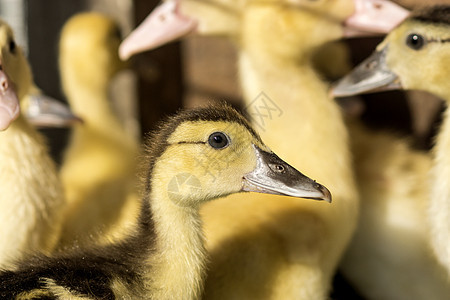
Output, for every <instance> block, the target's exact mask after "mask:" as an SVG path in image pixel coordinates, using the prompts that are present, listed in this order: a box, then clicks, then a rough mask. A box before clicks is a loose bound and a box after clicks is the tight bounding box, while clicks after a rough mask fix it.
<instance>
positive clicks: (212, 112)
mask: <svg viewBox="0 0 450 300" xmlns="http://www.w3.org/2000/svg"><path fill="white" fill-rule="evenodd" d="M195 121H212V122H214V121H217V122H218V121H226V122H234V123H238V124H240V125H242V126H244V127H245V128H246V129H247V130H248V131H249V132H250V133H251V134H252V135H253V137H254V138H255V139H257V140H258V141H260V142H261V143H262V140H261V138H260V136H259V135H258V133H257V132H256V131H255V130H254V129H253V128H252V127H251V125H250V123H249V122H248V121H247V120H246V119H245V118H244V117H243V116H242V114H240V113H239V112H237V111H236V110H235V109H234V108H233V107H231V105H229V104H227V103H225V102H222V103H220V104H215V105H210V106H207V107H199V108H194V109H187V110H181V111H179V112H178V113H177V114H176V115H174V116H172V117H169V118H168V119H166V120H165V121H163V122H161V124H162V125H160V127H159V130H157V131H156V133H155V134H153V135H149V136H148V137H147V139H146V150H147V155H148V160H149V161H148V164H147V167H148V169H147V170H146V174H147V177H146V180H147V182H146V183H145V184H146V193H147V195H148V194H149V192H150V186H149V182H148V178H150V177H149V176H150V175H151V173H152V171H153V167H154V164H155V161H156V159H157V158H158V157H160V156H161V155H162V153H163V152H164V151H165V149H166V148H167V146H168V143H167V139H168V138H169V137H170V135H171V134H172V133H173V132H174V131H175V130H176V128H177V127H178V126H180V124H182V123H184V122H195Z"/></svg>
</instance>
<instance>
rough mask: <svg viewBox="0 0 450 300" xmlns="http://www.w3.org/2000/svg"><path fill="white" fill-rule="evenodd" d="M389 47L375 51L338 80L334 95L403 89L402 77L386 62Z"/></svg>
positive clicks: (332, 91) (333, 90)
mask: <svg viewBox="0 0 450 300" xmlns="http://www.w3.org/2000/svg"><path fill="white" fill-rule="evenodd" d="M387 51H388V47H387V46H386V47H384V48H383V50H381V51H377V52H375V53H373V54H372V55H371V56H370V57H368V58H367V59H366V60H364V61H363V62H362V63H361V64H359V65H358V66H356V67H355V68H354V69H353V71H352V72H351V73H350V74H348V75H346V76H345V77H344V78H342V79H341V80H339V81H338V82H336V83H335V84H334V85H333V87H332V89H331V94H332V95H333V97H346V96H353V95H358V94H363V93H371V92H378V91H387V90H395V89H401V88H402V85H401V83H400V79H399V78H398V76H397V75H396V74H394V73H393V72H392V71H391V70H390V69H389V67H388V66H387V64H386V53H387Z"/></svg>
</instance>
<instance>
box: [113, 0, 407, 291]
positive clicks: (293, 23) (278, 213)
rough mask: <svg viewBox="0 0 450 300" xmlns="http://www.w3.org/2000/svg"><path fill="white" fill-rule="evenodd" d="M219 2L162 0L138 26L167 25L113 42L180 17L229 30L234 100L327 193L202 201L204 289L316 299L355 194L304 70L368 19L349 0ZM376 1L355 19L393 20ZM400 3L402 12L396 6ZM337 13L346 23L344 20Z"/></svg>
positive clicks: (350, 226) (347, 160)
mask: <svg viewBox="0 0 450 300" xmlns="http://www.w3.org/2000/svg"><path fill="white" fill-rule="evenodd" d="M229 2H230V1H220V2H217V1H208V2H205V1H195V0H192V1H184V0H182V1H180V2H168V4H167V5H165V6H162V7H160V8H158V10H155V14H154V15H153V17H154V18H153V19H152V18H151V17H148V18H149V19H148V21H149V22H150V23H143V25H142V26H144V27H145V26H147V24H150V25H151V24H152V23H151V22H154V23H153V24H154V25H155V24H156V25H158V24H160V23H164V21H165V20H167V21H166V23H168V25H167V28H169V29H171V30H170V31H169V33H168V34H167V35H166V34H164V35H163V34H161V33H158V30H157V28H155V27H154V28H153V29H154V30H153V34H154V35H155V36H156V37H155V38H153V35H150V36H149V38H148V39H144V38H143V36H144V31H141V29H137V31H136V34H135V33H132V34H131V35H130V37H129V38H127V39H126V40H125V41H124V43H123V44H122V45H121V48H120V49H121V50H122V51H121V54H122V56H123V57H127V55H128V53H133V52H135V51H137V50H136V49H143V48H142V47H148V45H149V44H151V43H152V41H155V44H156V45H158V44H159V43H161V41H164V40H160V39H158V37H162V38H164V39H166V38H167V37H168V36H169V37H170V33H176V34H174V35H173V36H177V35H179V34H180V33H181V34H182V33H185V32H186V31H187V30H186V29H185V28H186V27H188V29H189V30H190V31H191V32H195V31H197V32H199V33H204V34H216V33H225V34H231V37H232V39H233V40H235V41H236V43H237V47H238V49H239V56H240V61H239V67H240V79H241V84H242V88H243V92H244V100H245V102H246V103H245V105H246V106H247V111H248V113H249V114H250V116H251V118H252V121H253V123H254V125H255V126H259V128H260V129H262V130H263V132H262V135H263V137H264V138H265V139H267V140H269V141H270V143H272V144H273V145H275V146H276V147H277V151H279V152H280V153H283V155H285V156H286V157H289V160H290V161H292V163H293V165H294V166H297V167H300V166H301V167H302V168H305V169H307V170H308V172H309V173H311V174H314V176H316V177H317V178H320V180H321V181H323V182H326V183H327V185H329V186H330V188H331V189H332V191H333V196H334V198H335V199H336V201H335V202H334V203H333V205H330V206H328V207H326V206H323V205H321V204H320V203H306V202H303V203H300V202H295V201H292V200H291V199H286V198H280V199H276V200H275V199H274V198H275V197H274V196H266V195H246V196H242V195H239V196H231V197H228V198H226V199H221V200H219V201H215V202H211V203H209V204H207V205H205V207H204V208H203V210H202V214H203V218H204V222H205V232H206V236H207V238H208V239H207V242H208V244H207V246H208V249H209V251H210V253H211V265H210V272H209V274H208V278H207V283H206V294H205V296H206V298H212V299H230V298H231V299H325V298H326V297H327V295H328V292H329V289H330V286H331V279H332V277H333V275H334V272H335V269H336V267H337V264H338V262H339V260H340V257H341V255H342V253H343V251H344V249H345V247H346V246H347V244H348V242H349V241H350V238H351V236H352V234H353V231H354V229H355V225H356V221H357V211H358V197H357V191H356V186H355V184H354V179H353V173H352V161H351V157H350V151H349V147H348V135H347V130H346V127H345V125H344V121H343V118H342V115H341V111H340V108H339V107H338V105H337V104H336V103H335V102H334V101H333V100H332V99H331V98H330V97H329V95H328V93H327V85H326V84H325V83H324V82H323V81H322V79H321V78H320V76H319V75H318V74H317V73H316V71H315V70H314V68H313V66H312V65H313V64H312V56H313V53H314V51H315V50H316V49H317V48H318V47H320V46H321V45H323V44H325V43H327V42H329V41H332V40H335V39H338V38H341V37H343V36H344V35H348V34H351V33H354V32H355V31H359V30H350V28H353V29H355V27H356V26H358V28H361V29H368V28H367V27H369V25H370V24H369V23H364V24H362V23H361V22H360V21H361V19H364V18H359V16H360V14H361V13H364V12H367V11H364V9H360V8H361V7H359V6H358V9H356V8H355V6H356V4H355V6H354V5H353V2H351V1H339V0H332V1H314V2H311V1H298V2H295V3H294V2H292V1H281V0H278V1H262V2H257V1H248V2H246V1H239V2H238V3H235V1H234V2H233V3H231V4H230V3H229ZM171 3H172V4H171ZM356 3H359V4H360V3H361V2H360V1H358V2H356ZM363 3H364V2H363ZM379 3H380V7H379V8H381V9H379V10H378V12H379V13H380V14H379V15H376V17H375V18H374V19H371V18H366V19H365V20H372V23H375V24H384V25H385V24H388V23H389V22H393V23H391V24H390V26H391V27H392V26H394V25H396V24H397V20H398V19H396V18H390V19H389V20H388V21H387V23H383V22H382V20H385V19H384V18H383V14H384V13H386V11H385V10H384V9H383V8H385V7H386V6H387V7H388V8H389V7H391V6H388V4H386V3H385V2H379ZM366 4H367V3H366ZM196 5H197V6H198V8H199V9H197V10H196V9H195V7H196ZM383 5H386V6H383ZM363 6H364V5H363ZM394 7H395V6H394ZM203 8H204V9H205V10H206V11H208V10H214V9H215V10H216V12H217V13H216V15H218V14H219V12H222V14H226V15H227V16H228V19H230V20H233V21H234V23H232V24H233V25H234V24H236V26H232V27H231V29H230V30H229V31H228V32H227V31H224V30H222V27H220V26H219V27H217V26H216V25H217V24H215V23H214V22H212V23H208V20H209V18H207V16H203V15H201V11H202V10H201V9H203ZM370 8H373V7H372V6H370V5H369V12H373V11H372V10H371V9H370ZM395 8H396V7H395ZM164 9H167V11H165V10H164ZM396 9H397V8H396ZM388 11H390V10H389V9H388ZM400 12H401V14H400V18H403V17H404V15H405V14H404V11H403V10H400ZM180 14H181V16H180ZM161 15H162V16H164V18H162V17H161ZM365 15H366V14H365ZM176 16H179V18H176ZM192 16H193V17H195V18H194V20H192ZM366 16H367V15H366ZM216 19H217V18H216ZM171 20H180V22H182V24H183V26H181V28H182V29H183V30H182V31H180V32H178V33H177V32H176V31H173V30H172V29H173V28H172V25H173V24H175V25H176V24H177V23H176V22H175V21H173V22H169V21H171ZM221 20H226V18H223V19H221ZM344 22H346V23H347V25H349V26H347V27H345V28H344V26H343V23H344ZM217 23H218V24H219V25H220V24H222V23H226V22H222V21H217ZM169 25H170V26H169ZM363 25H364V26H363ZM372 25H373V24H372ZM144 27H141V28H144ZM150 27H151V26H150ZM223 27H224V26H223ZM388 28H389V26H388ZM369 29H371V30H374V31H383V30H386V28H380V27H378V28H372V27H370V28H369ZM142 30H143V29H142ZM189 30H188V31H189ZM296 124H299V126H296ZM303 124H307V125H306V126H303ZM310 152H314V153H316V154H317V156H315V157H308V159H305V157H306V156H305V153H310ZM327 165H333V168H326V167H325V166H327ZM243 197H245V200H246V201H245V205H243V206H241V208H240V210H236V208H235V207H234V206H233V203H235V202H236V201H237V198H239V199H241V198H243ZM274 200H275V201H274ZM231 220H232V221H231ZM225 224H226V225H225ZM230 224H232V225H230ZM241 266H245V267H244V268H242V267H241Z"/></svg>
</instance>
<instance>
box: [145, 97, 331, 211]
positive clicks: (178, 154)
mask: <svg viewBox="0 0 450 300" xmlns="http://www.w3.org/2000/svg"><path fill="white" fill-rule="evenodd" d="M151 145H152V146H151V147H150V148H149V150H150V152H149V153H152V154H153V155H152V156H150V172H151V173H152V182H162V183H164V185H165V186H164V187H160V189H159V190H161V189H163V190H166V191H167V193H168V197H169V198H171V199H172V200H173V201H175V202H176V203H177V204H179V205H182V206H191V205H193V204H196V203H197V202H198V203H200V202H203V201H206V200H210V199H214V198H217V197H222V196H226V195H228V194H231V193H236V192H241V191H253V192H261V193H269V194H277V195H286V196H293V197H301V198H310V199H317V200H326V201H328V202H330V201H331V194H330V192H329V191H328V190H327V189H326V188H325V187H324V186H322V185H320V184H318V183H316V182H315V181H314V180H312V179H310V178H308V177H306V176H305V175H303V174H302V173H300V172H299V171H297V170H296V169H294V168H293V167H291V166H290V165H289V164H287V163H286V162H284V161H283V160H281V159H280V158H279V157H278V156H276V155H275V154H274V153H273V152H272V151H271V150H270V149H269V148H268V147H267V146H266V145H264V143H263V142H262V141H261V139H260V137H259V136H258V135H257V133H256V132H255V131H254V130H253V129H252V128H251V127H250V125H249V123H248V122H247V121H246V120H245V119H244V118H243V117H242V116H241V115H240V114H238V113H237V112H236V111H235V110H233V109H231V108H230V107H229V106H224V105H223V106H219V107H209V108H197V109H194V110H189V111H185V112H182V113H181V114H179V115H177V116H176V117H174V118H173V119H172V120H171V121H170V122H167V123H166V125H165V126H163V128H162V130H161V131H160V134H158V136H156V137H154V138H152V139H151ZM151 184H152V183H151V182H147V188H148V189H150V186H151ZM193 201H194V202H195V203H192V202H193Z"/></svg>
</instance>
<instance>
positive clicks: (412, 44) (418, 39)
mask: <svg viewBox="0 0 450 300" xmlns="http://www.w3.org/2000/svg"><path fill="white" fill-rule="evenodd" d="M406 45H408V47H409V48H411V49H414V50H420V49H421V48H422V47H423V46H424V45H425V39H424V38H423V37H422V36H421V35H420V34H416V33H411V34H410V35H408V37H407V38H406Z"/></svg>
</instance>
